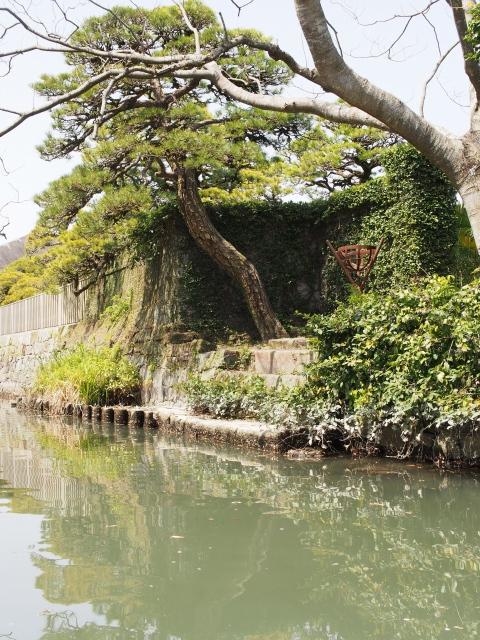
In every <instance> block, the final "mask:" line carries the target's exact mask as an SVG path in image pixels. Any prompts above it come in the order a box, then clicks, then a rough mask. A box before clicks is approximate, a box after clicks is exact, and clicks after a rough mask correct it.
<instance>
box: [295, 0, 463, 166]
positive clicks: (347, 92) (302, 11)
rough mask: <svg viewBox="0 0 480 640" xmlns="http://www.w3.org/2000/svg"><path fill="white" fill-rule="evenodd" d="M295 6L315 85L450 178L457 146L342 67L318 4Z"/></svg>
mask: <svg viewBox="0 0 480 640" xmlns="http://www.w3.org/2000/svg"><path fill="white" fill-rule="evenodd" d="M295 6H296V11H297V16H298V19H299V22H300V26H301V28H302V31H303V33H304V35H305V38H306V41H307V44H308V46H309V49H310V53H311V55H312V57H313V61H314V63H315V66H316V70H317V74H318V77H319V84H321V86H323V88H324V89H325V90H327V91H329V92H331V93H334V94H336V95H337V96H338V97H339V98H341V99H342V100H345V101H346V102H347V103H348V104H350V105H352V106H353V107H357V109H359V110H361V111H364V112H366V113H368V114H370V116H372V117H373V118H375V119H377V120H379V121H380V122H382V123H383V124H384V126H385V127H386V128H388V129H390V130H391V131H394V132H395V133H397V134H398V135H400V136H402V137H403V138H405V139H407V140H409V141H411V142H412V143H413V144H415V146H416V147H417V148H418V149H419V150H420V151H421V152H422V153H424V155H426V157H427V158H430V159H432V160H433V161H434V162H436V163H437V164H440V165H441V168H442V169H443V170H444V171H445V172H446V173H447V175H450V176H452V175H453V173H454V167H453V162H454V159H453V156H454V155H455V154H458V153H459V152H460V146H461V145H460V142H459V141H458V140H456V139H455V138H453V136H448V135H446V134H444V133H443V132H441V131H440V130H438V129H436V128H435V127H434V126H433V125H431V124H430V123H429V122H427V121H426V120H425V119H424V118H422V117H421V116H420V115H418V114H417V113H415V112H414V111H413V110H412V109H410V107H408V106H407V105H406V104H405V103H404V102H402V101H401V100H400V99H398V98H397V97H396V96H394V95H392V94H391V93H389V92H387V91H385V90H383V89H381V88H380V87H377V86H376V85H374V84H373V83H372V82H370V81H369V80H367V79H366V78H364V77H362V76H360V75H359V74H357V73H356V72H355V71H354V70H353V69H352V68H351V67H349V66H348V65H347V64H346V63H345V61H344V60H343V58H342V57H341V55H340V54H339V52H338V51H337V49H336V47H335V45H334V43H333V41H332V37H331V35H330V31H329V28H328V24H327V20H326V17H325V14H324V12H323V8H322V5H321V2H320V1H319V0H295ZM456 157H457V156H456V155H455V158H456Z"/></svg>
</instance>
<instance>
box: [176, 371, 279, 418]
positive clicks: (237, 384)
mask: <svg viewBox="0 0 480 640" xmlns="http://www.w3.org/2000/svg"><path fill="white" fill-rule="evenodd" d="M182 390H183V392H184V393H185V396H186V398H187V402H188V405H189V407H190V409H192V411H194V412H195V413H198V414H204V413H206V414H209V415H212V416H215V417H216V418H255V419H259V420H266V419H268V418H269V417H270V412H271V409H272V405H273V404H274V403H275V401H276V400H277V395H276V394H275V392H274V391H273V390H271V389H268V388H267V387H266V385H265V381H264V380H263V378H261V377H259V376H249V377H245V378H243V377H242V378H238V377H236V376H231V377H230V376H228V377H226V376H223V377H216V378H213V379H210V380H203V379H202V378H201V377H200V376H198V375H191V376H190V377H189V378H188V380H187V381H186V382H185V383H184V384H183V385H182Z"/></svg>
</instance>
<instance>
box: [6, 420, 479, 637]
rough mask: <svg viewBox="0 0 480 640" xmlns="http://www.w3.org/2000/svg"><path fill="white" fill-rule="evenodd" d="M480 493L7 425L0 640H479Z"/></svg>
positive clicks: (392, 469)
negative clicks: (460, 639)
mask: <svg viewBox="0 0 480 640" xmlns="http://www.w3.org/2000/svg"><path fill="white" fill-rule="evenodd" d="M479 482H480V480H479V478H478V477H476V476H475V475H473V474H461V473H456V474H453V473H440V472H438V471H435V470H433V469H430V468H425V467H423V468H422V467H419V466H416V465H408V464H398V463H393V462H388V461H371V460H360V461H356V462H355V461H351V460H348V459H329V460H325V461H320V462H310V461H303V462H299V461H290V460H286V459H283V460H270V459H268V458H266V457H261V456H259V455H256V454H249V453H242V452H239V451H234V450H228V449H217V450H216V449H213V448H211V447H209V446H206V445H203V444H192V443H191V442H190V443H188V442H182V441H180V440H178V439H177V440H172V439H165V438H164V437H162V435H161V434H158V433H154V432H148V431H143V430H136V431H128V430H127V429H119V428H118V427H116V428H114V427H111V426H109V427H103V428H100V427H98V428H97V427H95V426H94V427H87V426H84V425H82V426H80V427H79V426H74V425H67V424H65V423H62V422H60V421H55V420H50V421H47V420H40V419H33V418H26V417H24V416H22V415H19V414H17V413H15V411H14V410H11V409H3V410H0V638H2V640H4V639H5V638H6V639H7V640H38V639H40V638H42V639H44V640H47V639H48V640H54V639H55V640H64V639H65V640H67V639H68V640H70V639H77V638H78V639H79V640H85V639H86V640H124V639H125V640H127V639H128V640H140V639H147V638H148V639H158V640H240V639H241V640H304V639H310V640H313V639H314V640H327V639H328V640H393V639H397V638H400V639H402V640H412V639H414V638H415V639H417V638H418V639H421V640H430V639H431V640H439V639H443V638H445V639H447V638H451V639H457V638H462V639H463V638H475V637H478V636H479V635H480V508H479V507H480V501H479V496H480V484H479Z"/></svg>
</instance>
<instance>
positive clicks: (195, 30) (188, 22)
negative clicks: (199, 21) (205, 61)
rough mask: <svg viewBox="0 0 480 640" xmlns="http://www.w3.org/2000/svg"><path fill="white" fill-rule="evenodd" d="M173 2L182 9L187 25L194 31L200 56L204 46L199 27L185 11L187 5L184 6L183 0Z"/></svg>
mask: <svg viewBox="0 0 480 640" xmlns="http://www.w3.org/2000/svg"><path fill="white" fill-rule="evenodd" d="M173 3H174V5H175V6H176V7H178V8H179V9H180V13H181V14H182V18H183V19H184V21H185V24H186V25H187V27H188V28H189V29H190V31H191V32H192V33H193V37H194V38H195V52H196V54H197V55H198V56H200V55H201V54H202V47H201V44H200V34H199V33H198V29H196V28H195V27H194V26H193V24H192V22H191V20H190V18H189V17H188V14H187V12H186V11H185V7H184V6H183V4H182V3H181V2H179V1H178V0H173Z"/></svg>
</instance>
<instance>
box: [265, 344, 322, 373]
mask: <svg viewBox="0 0 480 640" xmlns="http://www.w3.org/2000/svg"><path fill="white" fill-rule="evenodd" d="M312 361H313V353H312V351H309V350H308V349H305V350H300V349H297V350H289V349H284V350H283V349H280V350H278V351H273V355H272V367H271V370H270V373H278V374H283V373H288V374H290V373H294V374H301V373H303V367H304V365H306V364H310V363H311V362H312Z"/></svg>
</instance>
